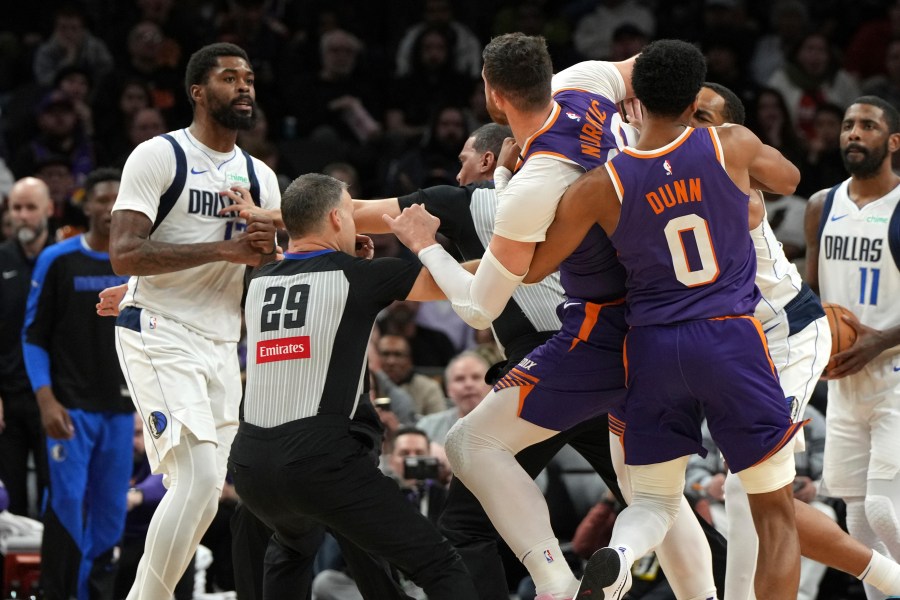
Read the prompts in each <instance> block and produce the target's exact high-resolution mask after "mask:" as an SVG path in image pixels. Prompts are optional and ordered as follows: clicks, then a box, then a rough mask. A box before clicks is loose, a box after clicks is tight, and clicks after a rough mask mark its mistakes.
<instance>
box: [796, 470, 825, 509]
mask: <svg viewBox="0 0 900 600" xmlns="http://www.w3.org/2000/svg"><path fill="white" fill-rule="evenodd" d="M818 495H819V491H818V490H817V489H816V484H815V483H814V482H813V480H812V479H810V478H809V477H804V476H803V475H798V476H797V477H795V478H794V498H796V499H797V500H799V501H800V502H805V503H807V504H809V503H810V502H812V501H813V500H815V499H816V496H818Z"/></svg>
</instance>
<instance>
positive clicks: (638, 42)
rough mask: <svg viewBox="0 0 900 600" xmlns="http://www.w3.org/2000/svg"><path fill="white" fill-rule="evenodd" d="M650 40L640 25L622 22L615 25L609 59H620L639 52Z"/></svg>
mask: <svg viewBox="0 0 900 600" xmlns="http://www.w3.org/2000/svg"><path fill="white" fill-rule="evenodd" d="M649 42H650V36H648V35H647V32H645V31H644V30H643V29H641V28H640V27H637V26H636V25H632V24H631V23H623V24H622V25H619V26H618V27H616V30H615V31H613V34H612V44H611V45H610V51H609V60H611V61H614V62H616V61H622V60H626V59H629V58H631V57H632V56H634V55H635V54H638V53H640V51H641V50H643V48H644V46H646V45H647V44H648V43H649Z"/></svg>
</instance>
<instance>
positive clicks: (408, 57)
mask: <svg viewBox="0 0 900 600" xmlns="http://www.w3.org/2000/svg"><path fill="white" fill-rule="evenodd" d="M426 29H433V30H435V31H441V32H443V33H444V34H445V35H446V38H447V40H448V48H447V53H448V56H449V62H450V66H451V69H452V70H453V71H455V72H456V73H459V74H461V75H465V76H467V77H471V78H475V77H480V76H481V50H482V47H481V42H479V41H478V37H477V36H476V35H475V34H474V33H472V30H470V29H469V28H468V27H467V26H466V25H464V24H462V23H460V22H459V21H456V20H455V19H454V18H453V5H452V4H451V3H450V1H449V0H425V2H424V4H423V6H422V20H421V21H420V22H419V23H416V24H415V25H413V26H412V27H410V28H409V29H407V30H406V32H405V33H404V34H403V38H402V39H401V40H400V45H399V47H398V48H397V72H396V75H397V76H398V77H403V76H406V75H409V74H411V73H412V72H413V71H414V70H415V63H416V60H417V58H416V54H417V51H416V48H415V47H416V45H418V43H419V42H418V40H419V39H420V38H421V37H422V33H423V32H424V31H425V30H426Z"/></svg>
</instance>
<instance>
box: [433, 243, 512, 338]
mask: <svg viewBox="0 0 900 600" xmlns="http://www.w3.org/2000/svg"><path fill="white" fill-rule="evenodd" d="M419 260H421V261H422V264H423V265H425V266H426V267H427V268H428V270H429V271H430V272H431V275H432V276H433V277H434V280H435V281H436V282H437V284H438V285H439V286H440V288H441V289H442V290H443V291H444V293H445V294H446V295H447V299H448V300H449V301H450V303H451V304H452V305H453V310H454V311H456V314H458V315H459V316H460V318H462V320H463V321H465V322H466V323H468V324H469V325H471V326H472V327H474V328H475V329H487V328H488V327H490V326H491V322H492V321H493V320H494V319H496V318H497V317H498V316H500V313H501V312H503V309H504V308H505V307H506V303H507V302H509V299H510V298H511V297H512V293H513V292H514V291H515V289H516V287H518V285H519V284H520V283H521V282H522V279H524V278H525V273H523V274H521V275H514V274H512V273H510V272H509V271H508V270H507V269H506V267H504V266H503V265H502V264H500V261H499V260H497V259H496V258H495V257H494V255H493V254H491V251H490V249H488V250H487V251H485V253H484V258H482V259H481V264H480V265H478V270H477V271H476V272H475V275H472V274H471V273H469V272H468V271H466V270H465V269H463V268H462V267H461V266H460V265H459V264H458V263H457V262H456V261H455V260H453V257H452V256H450V255H449V254H447V251H446V250H444V249H443V248H442V247H441V245H440V244H433V245H431V246H428V247H427V248H425V249H424V250H421V251H420V252H419Z"/></svg>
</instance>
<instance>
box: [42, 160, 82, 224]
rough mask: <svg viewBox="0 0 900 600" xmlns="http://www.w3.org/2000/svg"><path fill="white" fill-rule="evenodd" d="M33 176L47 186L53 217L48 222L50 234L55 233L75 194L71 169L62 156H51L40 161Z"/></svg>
mask: <svg viewBox="0 0 900 600" xmlns="http://www.w3.org/2000/svg"><path fill="white" fill-rule="evenodd" d="M34 176H35V177H37V178H38V179H40V180H41V181H43V182H44V183H45V184H47V188H49V190H50V198H51V199H52V200H53V216H52V218H51V220H50V230H51V233H52V232H55V231H56V228H57V227H59V224H60V223H61V222H62V219H63V215H64V214H65V213H66V211H67V210H70V209H69V208H68V206H69V205H70V204H71V202H72V194H73V192H75V189H76V184H75V176H74V175H73V174H72V167H71V165H70V163H69V161H68V159H66V157H64V156H59V155H51V156H48V157H47V158H45V159H43V160H41V161H40V162H39V163H38V164H37V165H36V166H35V168H34Z"/></svg>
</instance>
